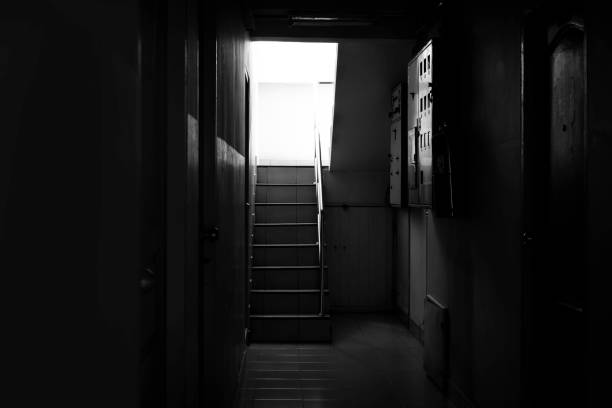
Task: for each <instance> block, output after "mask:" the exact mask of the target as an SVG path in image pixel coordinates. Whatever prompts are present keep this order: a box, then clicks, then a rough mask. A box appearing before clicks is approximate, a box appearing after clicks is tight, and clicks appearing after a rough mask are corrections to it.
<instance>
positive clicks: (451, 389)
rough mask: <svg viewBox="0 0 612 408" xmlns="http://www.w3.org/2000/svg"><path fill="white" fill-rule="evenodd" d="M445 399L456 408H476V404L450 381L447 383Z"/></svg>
mask: <svg viewBox="0 0 612 408" xmlns="http://www.w3.org/2000/svg"><path fill="white" fill-rule="evenodd" d="M447 398H448V399H449V400H450V402H451V403H452V404H453V405H454V406H455V407H456V408H477V406H476V404H474V402H472V400H470V399H469V398H468V397H467V395H465V393H464V392H463V391H462V390H461V388H459V387H458V386H457V384H455V383H454V382H452V381H450V380H449V381H448V394H447Z"/></svg>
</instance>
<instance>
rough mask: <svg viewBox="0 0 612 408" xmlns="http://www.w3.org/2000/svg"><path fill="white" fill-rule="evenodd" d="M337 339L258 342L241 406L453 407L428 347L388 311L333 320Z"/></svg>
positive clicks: (248, 365) (249, 357) (251, 355)
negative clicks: (429, 374)
mask: <svg viewBox="0 0 612 408" xmlns="http://www.w3.org/2000/svg"><path fill="white" fill-rule="evenodd" d="M332 319H333V320H332V326H333V343H332V344H331V345H325V344H253V345H251V346H249V349H248V351H247V356H246V365H245V370H246V371H245V375H244V378H243V380H242V384H241V387H240V395H239V398H238V406H239V407H240V408H272V407H274V408H281V407H282V408H298V407H299V408H315V407H320V408H323V407H325V408H327V407H330V408H331V407H334V408H335V407H351V408H352V407H363V408H366V407H367V408H369V407H372V408H374V407H376V408H378V407H396V408H400V407H401V408H441V407H450V406H451V405H450V404H448V405H447V403H446V402H445V399H444V397H443V396H442V395H441V393H440V392H439V391H438V390H437V389H436V388H435V386H434V385H433V384H432V383H431V382H430V381H429V380H428V379H427V378H426V377H425V374H424V372H423V368H422V366H423V359H422V353H423V351H422V347H421V345H420V344H419V342H418V341H417V340H416V339H415V338H414V337H412V336H411V335H410V333H409V332H408V330H407V329H406V328H405V326H404V325H403V324H402V323H400V322H399V321H398V320H397V319H396V318H395V317H393V316H389V315H370V314H368V315H363V314H347V315H336V316H334V317H333V318H332Z"/></svg>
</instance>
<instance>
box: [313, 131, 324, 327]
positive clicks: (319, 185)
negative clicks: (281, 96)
mask: <svg viewBox="0 0 612 408" xmlns="http://www.w3.org/2000/svg"><path fill="white" fill-rule="evenodd" d="M314 138H315V155H314V172H315V185H316V190H317V238H318V239H317V244H318V249H319V266H320V277H321V282H320V287H319V296H320V299H319V300H320V303H319V316H323V314H324V312H325V310H324V296H325V275H324V274H325V266H324V265H325V260H324V259H323V242H322V241H323V240H322V238H323V210H324V208H323V175H322V170H321V168H322V167H323V161H322V158H321V134H320V133H319V129H318V128H317V127H315V131H314Z"/></svg>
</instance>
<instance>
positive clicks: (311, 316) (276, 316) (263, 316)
mask: <svg viewBox="0 0 612 408" xmlns="http://www.w3.org/2000/svg"><path fill="white" fill-rule="evenodd" d="M330 317H331V316H330V315H329V314H324V315H319V314H259V315H251V319H329V318H330Z"/></svg>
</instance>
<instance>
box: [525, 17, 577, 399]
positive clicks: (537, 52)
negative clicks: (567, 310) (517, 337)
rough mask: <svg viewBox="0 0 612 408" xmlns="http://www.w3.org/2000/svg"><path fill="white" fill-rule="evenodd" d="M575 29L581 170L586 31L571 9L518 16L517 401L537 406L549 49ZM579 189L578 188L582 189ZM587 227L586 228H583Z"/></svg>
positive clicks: (541, 376) (542, 317)
mask: <svg viewBox="0 0 612 408" xmlns="http://www.w3.org/2000/svg"><path fill="white" fill-rule="evenodd" d="M568 28H569V29H572V28H578V29H580V30H581V31H583V33H584V79H585V83H584V86H585V88H584V89H585V98H584V101H583V104H584V106H583V111H584V129H583V132H584V133H583V134H584V166H585V169H584V173H585V176H586V166H587V158H588V151H587V127H588V125H587V124H588V121H587V101H588V97H587V89H588V88H587V75H586V74H587V69H586V68H587V67H586V61H587V31H586V29H585V25H584V22H583V21H582V19H581V18H580V17H577V16H576V14H575V10H571V11H568V10H562V9H561V10H559V9H556V10H553V9H551V8H549V7H546V6H542V7H539V8H537V9H532V10H528V11H526V12H525V13H524V15H523V21H522V27H521V207H522V208H521V218H522V220H521V222H522V231H521V276H522V328H521V329H522V330H521V331H522V333H521V399H522V405H521V406H525V407H532V406H536V405H537V395H538V392H541V391H542V381H545V378H546V372H545V371H544V370H545V367H543V366H541V365H539V364H541V363H538V358H539V357H540V351H541V350H542V348H541V347H542V344H541V343H540V341H541V340H542V339H541V338H540V337H539V336H540V334H541V330H542V329H541V326H542V324H543V323H544V322H545V321H546V319H547V316H546V315H545V312H544V310H545V308H544V306H543V305H544V303H543V302H544V300H543V296H542V288H543V286H544V279H543V277H542V276H541V275H540V274H539V270H540V266H541V265H540V261H539V257H538V254H539V253H541V252H542V251H543V250H544V248H545V243H544V242H542V241H541V240H540V237H541V236H542V234H543V233H544V230H545V225H544V220H543V218H544V217H543V216H542V214H544V212H545V211H546V205H547V197H548V189H547V188H545V187H546V186H548V168H549V164H548V160H549V157H548V155H549V145H550V143H549V141H548V135H550V123H549V120H550V107H551V105H550V86H549V84H550V80H551V76H550V51H551V45H552V44H554V42H555V41H556V40H557V39H558V37H559V35H560V33H562V31H563V30H566V29H568ZM542 135H545V136H544V137H543V136H542ZM585 186H586V180H585ZM581 193H582V192H581ZM585 232H586V231H585Z"/></svg>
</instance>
